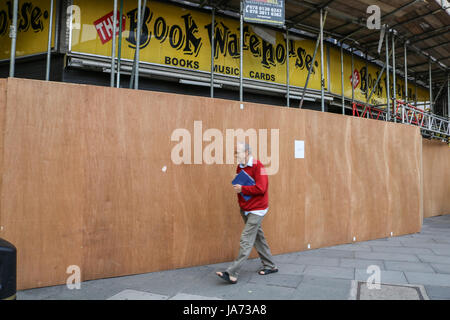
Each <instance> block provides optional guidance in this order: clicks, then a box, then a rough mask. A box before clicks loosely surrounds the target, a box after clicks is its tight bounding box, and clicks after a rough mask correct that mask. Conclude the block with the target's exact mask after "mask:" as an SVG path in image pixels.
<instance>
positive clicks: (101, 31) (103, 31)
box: [94, 11, 126, 44]
mask: <svg viewBox="0 0 450 320" xmlns="http://www.w3.org/2000/svg"><path fill="white" fill-rule="evenodd" d="M119 15H120V12H119V11H117V20H116V30H117V31H116V35H118V34H119V22H120V21H119ZM113 18H114V17H113V11H111V12H110V13H108V14H107V15H105V16H103V17H101V18H100V19H98V20H96V21H94V26H95V29H96V30H97V33H98V36H99V37H100V40H101V41H102V44H105V43H107V42H108V41H109V40H111V39H112V34H113V27H114V25H113ZM125 22H126V18H125V15H122V29H124V28H125Z"/></svg>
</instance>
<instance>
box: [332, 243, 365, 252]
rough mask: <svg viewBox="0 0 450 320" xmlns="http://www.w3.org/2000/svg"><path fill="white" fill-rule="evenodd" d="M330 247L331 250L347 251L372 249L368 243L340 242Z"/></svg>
mask: <svg viewBox="0 0 450 320" xmlns="http://www.w3.org/2000/svg"><path fill="white" fill-rule="evenodd" d="M329 248H330V249H333V250H349V251H365V252H370V251H372V248H371V247H370V246H369V245H365V244H357V243H355V244H353V243H352V244H341V245H337V246H332V247H329Z"/></svg>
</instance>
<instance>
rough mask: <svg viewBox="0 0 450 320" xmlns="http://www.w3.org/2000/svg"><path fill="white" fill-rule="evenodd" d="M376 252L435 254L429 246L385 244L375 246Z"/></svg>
mask: <svg viewBox="0 0 450 320" xmlns="http://www.w3.org/2000/svg"><path fill="white" fill-rule="evenodd" d="M372 249H373V251H374V252H391V253H407V254H418V253H421V254H434V252H433V251H432V250H431V249H428V248H411V247H403V246H402V247H391V246H389V247H383V246H373V247H372Z"/></svg>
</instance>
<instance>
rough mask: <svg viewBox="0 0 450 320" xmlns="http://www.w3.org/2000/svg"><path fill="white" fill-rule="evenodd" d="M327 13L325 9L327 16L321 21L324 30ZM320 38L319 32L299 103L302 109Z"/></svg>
mask: <svg viewBox="0 0 450 320" xmlns="http://www.w3.org/2000/svg"><path fill="white" fill-rule="evenodd" d="M327 13H328V11H325V16H324V17H323V21H321V25H322V30H323V26H324V25H325V20H326V19H327ZM320 38H321V34H320V32H319V35H318V36H317V40H316V47H315V48H314V54H313V58H312V60H311V65H310V66H309V70H308V75H307V77H306V82H305V86H304V87H303V93H302V98H301V99H300V104H299V108H300V109H301V108H302V106H303V99H304V98H305V93H306V88H307V87H308V82H309V77H310V76H311V71H312V68H313V66H314V61H315V60H316V54H317V48H318V47H319V43H320Z"/></svg>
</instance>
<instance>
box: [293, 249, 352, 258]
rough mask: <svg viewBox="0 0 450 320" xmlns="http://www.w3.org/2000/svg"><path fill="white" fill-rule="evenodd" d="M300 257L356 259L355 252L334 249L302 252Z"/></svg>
mask: <svg viewBox="0 0 450 320" xmlns="http://www.w3.org/2000/svg"><path fill="white" fill-rule="evenodd" d="M298 256H299V257H327V258H354V256H355V255H354V252H353V251H349V250H347V251H346V250H336V249H332V248H323V249H314V250H309V251H302V252H300V253H299V254H298Z"/></svg>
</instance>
